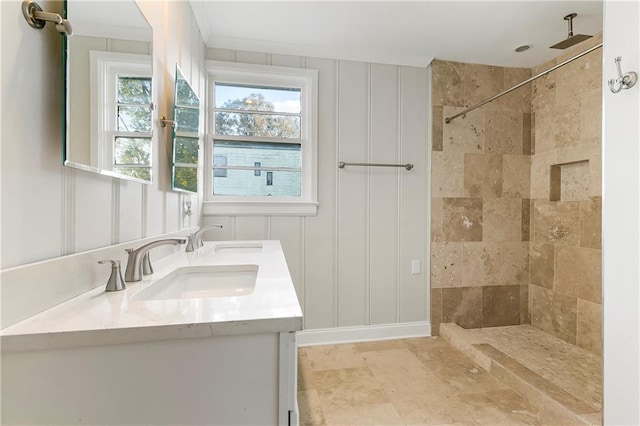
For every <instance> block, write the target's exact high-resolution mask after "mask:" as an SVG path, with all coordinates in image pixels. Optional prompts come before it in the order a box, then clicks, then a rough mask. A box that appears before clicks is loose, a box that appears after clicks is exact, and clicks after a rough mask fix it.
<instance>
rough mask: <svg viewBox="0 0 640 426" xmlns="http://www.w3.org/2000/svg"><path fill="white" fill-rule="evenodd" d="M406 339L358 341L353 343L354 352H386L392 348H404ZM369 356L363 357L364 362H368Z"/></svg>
mask: <svg viewBox="0 0 640 426" xmlns="http://www.w3.org/2000/svg"><path fill="white" fill-rule="evenodd" d="M407 340H408V339H397V340H380V341H373V342H359V343H356V344H355V347H356V352H385V353H386V352H387V351H389V350H393V349H406V348H407ZM368 360H369V357H368V356H367V357H365V364H366V365H369V363H368Z"/></svg>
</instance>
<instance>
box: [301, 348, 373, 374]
mask: <svg viewBox="0 0 640 426" xmlns="http://www.w3.org/2000/svg"><path fill="white" fill-rule="evenodd" d="M306 349H307V350H306V359H307V362H308V364H307V365H308V366H309V368H310V369H311V371H322V370H335V369H341V368H356V367H363V366H364V357H363V356H362V354H361V353H358V352H357V351H356V348H355V345H353V344H344V345H323V346H314V347H313V348H306Z"/></svg>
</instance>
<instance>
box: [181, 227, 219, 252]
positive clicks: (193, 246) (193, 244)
mask: <svg viewBox="0 0 640 426" xmlns="http://www.w3.org/2000/svg"><path fill="white" fill-rule="evenodd" d="M211 228H222V225H207V226H203V227H202V228H200V229H198V230H197V231H196V232H194V233H193V234H191V235H189V236H187V248H186V249H185V251H189V252H191V251H194V250H197V249H199V248H200V247H202V246H203V244H204V243H203V242H202V234H203V233H204V231H206V230H207V229H211Z"/></svg>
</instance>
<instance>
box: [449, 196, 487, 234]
mask: <svg viewBox="0 0 640 426" xmlns="http://www.w3.org/2000/svg"><path fill="white" fill-rule="evenodd" d="M443 229H444V238H445V240H446V241H482V200H481V199H478V198H445V199H444V200H443Z"/></svg>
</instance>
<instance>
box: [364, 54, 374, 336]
mask: <svg viewBox="0 0 640 426" xmlns="http://www.w3.org/2000/svg"><path fill="white" fill-rule="evenodd" d="M365 86H366V92H365V101H366V104H367V112H366V114H367V115H366V119H365V134H366V137H365V140H366V143H367V162H368V163H371V162H372V161H371V151H372V149H373V147H372V137H371V133H372V131H371V127H372V124H371V97H372V95H371V63H368V64H367V68H366V71H365ZM366 173H367V182H366V191H365V197H366V200H365V205H366V206H367V210H366V213H365V214H366V219H365V237H364V244H365V261H364V267H365V269H364V281H365V289H364V296H365V305H364V310H365V317H366V320H365V321H366V322H365V323H366V324H367V325H371V168H370V167H367V168H366Z"/></svg>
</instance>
